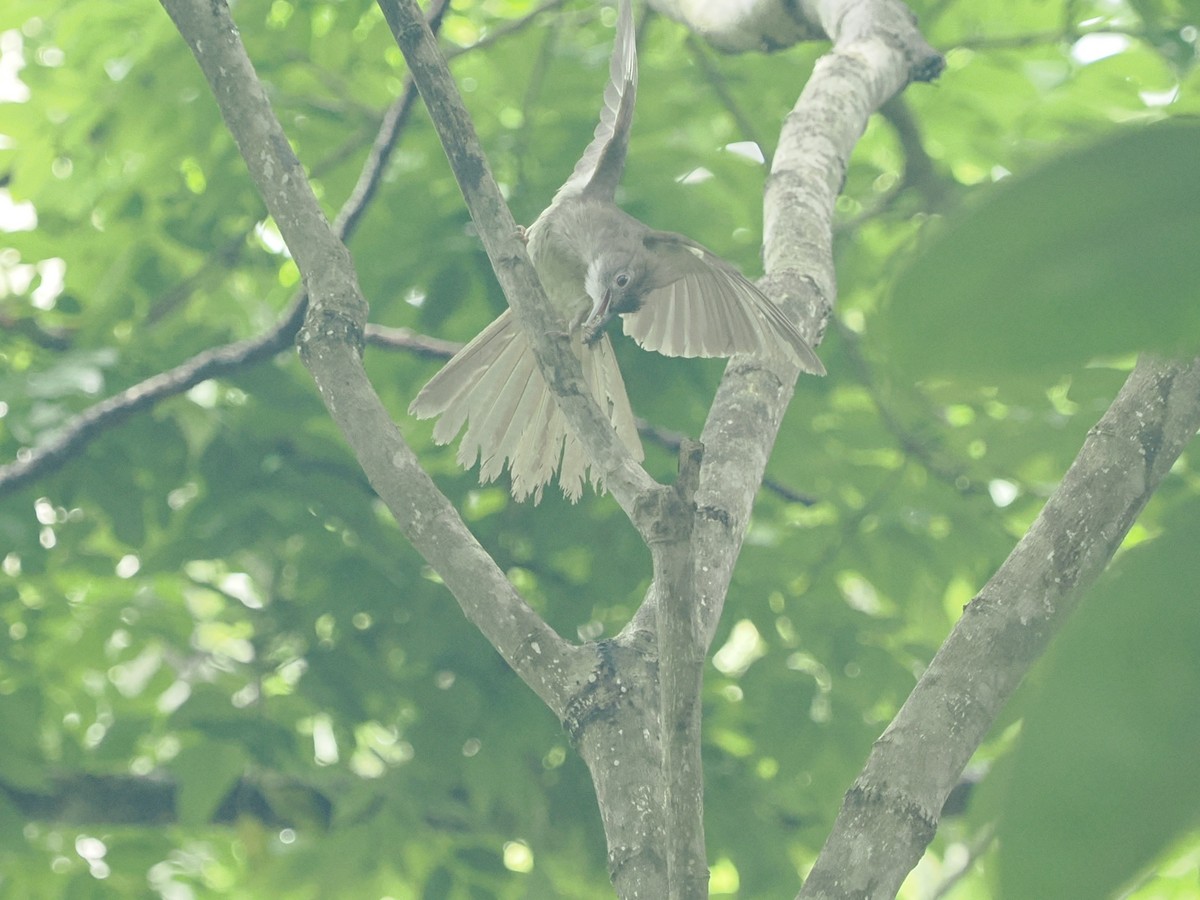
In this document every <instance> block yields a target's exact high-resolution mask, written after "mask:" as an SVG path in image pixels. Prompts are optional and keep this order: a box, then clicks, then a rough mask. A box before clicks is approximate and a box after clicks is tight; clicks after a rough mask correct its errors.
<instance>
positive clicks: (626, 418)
mask: <svg viewBox="0 0 1200 900" xmlns="http://www.w3.org/2000/svg"><path fill="white" fill-rule="evenodd" d="M573 342H574V344H575V351H576V354H577V355H578V356H579V357H580V360H581V362H582V364H583V375H584V380H585V381H586V382H587V384H588V387H589V388H591V391H592V395H593V396H594V397H595V398H596V402H597V403H599V404H600V408H601V409H602V410H603V411H604V412H605V413H606V414H607V415H608V417H609V420H610V421H611V422H612V424H613V427H614V428H615V429H616V432H617V436H618V437H620V438H621V440H622V442H623V443H624V444H625V446H626V447H628V448H629V451H630V453H632V454H633V456H634V458H635V459H637V460H639V461H640V460H641V459H642V456H643V454H642V445H641V441H640V440H639V438H638V434H637V426H636V425H635V424H634V421H633V411H632V410H631V409H630V407H629V397H628V395H627V394H626V393H625V382H624V381H623V380H622V378H621V371H620V369H619V368H618V367H617V360H616V357H615V356H614V355H613V351H612V344H611V343H610V342H609V340H608V337H607V336H605V337H604V338H603V339H602V340H600V341H598V342H597V343H596V344H595V345H594V346H592V347H589V348H584V347H583V344H582V342H581V341H580V339H579V338H578V336H576V337H574V338H573ZM409 412H410V413H411V414H412V415H414V416H416V417H417V418H419V419H429V418H433V417H434V416H439V417H440V418H439V419H438V422H437V424H436V425H435V426H434V429H433V438H434V440H435V441H437V442H438V443H439V444H446V443H449V442H450V441H452V440H453V439H454V436H455V435H456V434H458V432H459V431H460V430H461V429H462V426H463V424H464V423H465V424H466V426H467V430H466V433H465V434H464V435H463V438H462V443H461V444H460V445H459V448H458V456H457V459H458V462H459V464H460V465H461V466H463V467H464V468H470V467H471V466H473V465H474V464H475V461H476V460H479V461H480V468H479V480H480V481H481V482H485V483H486V482H489V481H493V480H495V478H496V477H497V476H499V474H500V473H501V471H503V470H504V468H505V466H507V467H508V469H509V472H510V474H511V477H512V492H513V496H514V497H516V498H517V499H518V500H524V499H525V498H526V497H528V496H529V495H530V494H532V495H533V498H534V502H535V503H537V502H538V501H540V500H541V497H542V488H543V487H545V485H546V484H547V483H549V481H550V480H551V479H552V478H553V477H554V473H555V472H556V471H557V472H559V479H558V480H559V485H560V487H561V488H562V491H563V493H564V494H565V495H566V496H567V497H568V499H570V500H571V501H572V502H574V501H576V500H578V499H579V497H580V496H581V495H582V493H583V482H584V478H585V476H587V475H589V473H588V469H589V466H588V459H587V454H586V452H585V451H584V449H583V444H582V443H581V442H580V441H579V438H578V437H576V436H575V433H574V431H573V430H572V429H571V427H570V425H568V424H567V420H566V417H564V416H563V414H562V412H561V411H560V410H559V408H558V404H557V403H556V402H555V400H554V397H553V395H552V394H551V392H550V389H549V387H548V386H547V385H546V382H545V379H543V378H542V373H541V372H540V371H539V370H538V367H537V360H536V359H535V358H534V355H533V351H532V350H531V349H530V347H529V342H528V341H527V340H526V339H525V335H524V334H523V333H522V332H521V329H520V327H519V326H518V325H517V323H516V321H515V320H514V319H513V316H512V312H511V311H510V310H505V311H504V313H502V314H501V315H500V316H499V317H498V318H497V319H496V320H495V321H494V322H492V324H491V325H489V326H488V327H487V328H485V329H484V330H483V331H482V332H480V334H479V335H478V336H477V337H476V338H475V339H474V340H473V341H471V342H470V343H469V344H467V346H465V347H464V348H463V349H462V350H460V351H459V352H458V354H457V355H455V357H454V358H453V359H451V360H450V361H449V362H448V363H446V365H445V367H443V368H442V370H441V371H440V372H438V373H437V374H436V375H435V376H433V378H432V379H430V381H429V383H428V384H426V385H425V387H424V388H422V389H421V392H420V393H419V394H417V396H416V398H415V399H414V400H413V402H412V405H411V406H409ZM590 480H591V482H592V485H593V486H594V487H596V488H597V489H598V490H599V489H601V487H602V486H601V484H600V482H599V476H598V475H597V474H596V473H595V472H594V471H593V472H591V473H590Z"/></svg>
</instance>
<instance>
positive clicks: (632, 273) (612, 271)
mask: <svg viewBox="0 0 1200 900" xmlns="http://www.w3.org/2000/svg"><path fill="white" fill-rule="evenodd" d="M646 273H647V267H646V253H645V251H644V250H640V251H639V250H636V249H630V250H616V251H610V252H606V253H602V254H600V255H599V256H597V257H596V258H595V259H593V260H592V262H591V264H590V265H588V268H587V274H586V275H585V276H584V282H583V284H584V289H585V290H586V291H587V295H588V297H589V298H590V299H591V301H592V308H591V311H590V312H589V313H588V315H587V318H586V319H584V322H583V340H584V343H587V344H594V343H595V342H596V341H598V340H599V339H600V335H601V334H602V333H603V332H604V326H605V325H607V324H608V323H609V322H610V321H612V319H613V317H614V316H619V315H621V314H623V313H631V312H636V311H637V310H638V309H639V308H640V307H641V305H642V300H643V297H644V295H645V293H646V290H647V288H648V287H649V285H648V283H647V278H646Z"/></svg>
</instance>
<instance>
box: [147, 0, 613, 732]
mask: <svg viewBox="0 0 1200 900" xmlns="http://www.w3.org/2000/svg"><path fill="white" fill-rule="evenodd" d="M162 3H163V6H164V8H165V9H166V10H167V12H168V14H169V15H170V16H171V18H172V20H173V21H174V22H175V24H176V27H177V28H178V29H179V32H180V34H181V35H182V36H183V38H184V40H186V41H187V43H188V46H189V47H190V48H191V50H192V53H193V55H194V56H195V57H196V61H197V62H198V63H199V64H200V68H201V70H202V71H203V72H204V75H205V77H206V78H207V80H208V82H209V85H210V86H211V88H212V91H213V96H214V97H215V98H216V100H217V104H218V106H219V107H220V109H221V115H222V117H223V118H224V119H225V123H226V125H227V126H228V127H229V130H230V133H231V134H232V135H233V137H234V140H235V141H236V143H237V145H238V149H239V150H240V151H241V153H242V157H243V158H244V159H245V161H246V164H247V167H248V168H249V170H250V174H251V176H252V177H253V179H254V182H255V185H256V186H257V188H258V190H259V192H260V193H261V194H262V196H263V200H264V201H265V202H266V205H267V209H268V211H269V212H270V213H271V215H272V216H273V217H274V219H275V222H276V224H277V225H278V226H279V231H280V234H281V235H282V236H283V239H284V241H285V242H286V243H287V246H288V249H289V250H290V251H291V254H292V258H293V259H295V261H296V264H297V266H298V267H299V269H300V272H301V275H302V276H303V278H304V284H305V289H306V290H307V292H308V296H309V309H308V314H307V316H306V318H305V321H304V325H303V326H302V327H301V329H300V332H299V335H298V341H299V344H300V348H301V354H302V356H303V358H304V361H305V364H306V365H307V366H308V368H309V370H310V371H311V372H312V374H313V378H314V380H315V381H316V383H317V387H318V389H319V391H320V393H321V397H322V399H323V400H324V401H325V405H326V408H327V409H328V410H329V413H330V415H331V417H332V418H333V420H334V421H335V422H336V423H337V425H338V427H339V428H340V429H341V431H342V433H343V434H344V435H345V437H346V439H347V441H348V442H349V444H350V445H351V447H352V448H353V450H354V453H355V456H356V457H357V459H358V461H359V465H361V466H362V468H363V471H364V472H365V473H366V475H367V478H368V479H369V480H370V482H371V485H372V487H373V488H374V489H375V491H376V493H377V494H378V495H379V496H380V498H381V499H382V500H383V501H384V503H385V504H387V507H388V509H389V510H390V511H391V513H392V515H393V516H394V517H395V518H396V521H397V523H398V524H399V526H400V529H401V531H402V532H403V533H404V535H405V536H406V537H407V538H408V540H409V541H410V542H411V543H412V544H413V546H414V547H415V548H416V549H417V551H418V552H419V553H420V554H421V555H422V556H424V557H425V559H426V560H427V561H428V562H429V563H430V565H431V566H432V567H433V569H434V570H435V571H436V572H437V573H438V574H439V575H440V576H441V577H442V579H443V581H444V582H445V584H446V586H447V587H448V588H449V589H450V592H451V593H452V594H453V595H454V597H455V599H457V600H458V603H459V605H460V606H461V607H462V609H463V612H464V613H465V614H466V616H467V618H468V619H470V620H471V621H472V622H473V623H474V624H475V625H476V626H477V627H478V628H479V629H480V631H481V632H483V634H484V635H485V636H486V637H487V639H488V640H489V641H490V642H491V643H492V645H493V646H494V647H495V648H496V649H497V651H499V653H500V654H501V656H502V657H503V658H504V659H505V661H506V662H508V664H509V665H510V666H511V667H512V668H513V669H514V670H515V671H516V672H517V674H518V675H519V676H520V677H521V678H522V679H523V680H524V681H525V682H526V683H527V684H528V685H529V686H530V687H531V688H532V689H533V690H534V692H535V693H537V695H538V696H539V697H541V698H542V699H543V700H544V701H545V702H546V704H547V705H548V706H549V707H550V708H551V709H552V710H554V711H555V712H556V713H557V714H558V715H560V716H561V715H562V714H563V713H564V711H565V708H566V704H567V703H568V700H569V698H570V697H571V696H572V695H573V694H574V693H575V692H576V690H577V688H578V685H579V683H581V682H583V681H584V680H586V678H587V674H588V672H589V671H590V669H591V655H590V654H588V653H587V652H585V651H582V650H580V649H579V648H576V647H573V646H572V645H570V644H568V643H567V642H566V641H564V640H563V639H562V638H561V637H560V636H559V635H558V634H557V633H555V632H554V630H553V629H551V628H550V627H549V626H548V625H547V624H546V623H545V622H544V621H543V620H542V619H541V618H540V617H539V616H538V615H537V614H536V613H535V612H534V611H533V610H532V609H530V608H529V606H528V605H527V604H526V603H525V602H524V600H522V599H521V597H520V595H519V594H518V593H517V592H516V590H515V589H514V588H513V586H512V585H511V584H510V583H509V581H508V579H507V578H506V577H505V574H504V572H503V571H501V570H500V569H499V567H498V566H497V565H496V563H495V561H494V560H492V558H491V557H490V556H489V555H488V554H487V552H486V551H485V550H484V549H483V547H481V546H480V545H479V542H478V541H477V540H476V539H475V537H474V535H472V534H471V533H470V531H469V530H468V529H467V527H466V525H465V524H464V523H463V521H462V519H461V518H460V516H459V515H458V512H457V511H456V510H455V509H454V507H453V506H452V505H451V504H450V503H449V501H448V500H447V499H446V498H445V496H443V495H442V494H441V492H440V491H438V489H437V488H436V486H435V485H434V484H433V482H432V480H431V479H430V478H429V476H428V475H427V474H426V473H425V472H424V471H423V470H422V469H421V467H420V464H419V463H418V461H417V458H416V455H415V454H414V453H413V452H412V449H411V448H410V447H409V446H408V445H407V444H406V443H405V442H404V439H403V437H402V436H401V435H400V432H399V430H398V429H397V428H396V425H395V423H394V422H392V420H391V417H390V416H389V415H388V412H387V410H386V409H385V408H384V406H383V404H382V403H381V402H380V400H379V397H378V396H377V395H376V393H375V391H374V389H373V388H372V387H371V384H370V382H369V381H368V379H367V377H366V373H365V372H364V370H363V366H362V358H361V354H360V348H361V342H362V331H363V326H364V324H365V321H366V314H367V304H366V301H365V300H364V299H363V296H362V292H361V290H360V289H359V287H358V277H357V273H356V272H355V271H354V267H353V264H352V262H351V259H350V253H349V251H348V250H347V249H346V247H345V244H343V243H342V241H341V240H339V238H338V237H337V235H336V234H335V233H334V231H333V230H332V228H331V227H330V225H329V223H328V222H327V221H326V219H325V217H324V215H323V214H322V212H321V208H320V206H319V204H318V203H317V199H316V197H315V196H314V195H313V192H312V188H311V186H310V185H309V183H308V179H307V178H306V177H305V175H304V171H303V169H302V168H301V166H300V163H299V161H298V160H297V159H296V157H295V155H294V154H293V153H292V150H291V147H290V145H289V144H288V141H287V137H286V136H285V135H284V133H283V129H282V128H281V127H280V125H279V121H278V119H277V118H276V117H275V114H274V112H273V110H272V109H271V106H270V103H269V102H268V100H267V96H266V92H265V90H264V88H263V85H262V83H261V82H260V81H259V79H258V76H257V75H256V73H255V72H254V67H253V65H252V64H251V62H250V59H249V57H248V56H247V55H246V50H245V47H244V46H243V45H242V43H241V38H240V36H239V34H238V31H237V28H236V27H235V26H234V23H233V20H232V18H231V17H230V15H229V9H228V7H227V6H226V5H225V3H224V2H222V0H162ZM421 27H422V28H423V29H425V31H426V32H427V31H428V29H427V26H426V25H425V23H424V20H423V19H422V20H421ZM551 660H553V661H554V663H555V664H554V665H551V664H548V663H549V662H550V661H551Z"/></svg>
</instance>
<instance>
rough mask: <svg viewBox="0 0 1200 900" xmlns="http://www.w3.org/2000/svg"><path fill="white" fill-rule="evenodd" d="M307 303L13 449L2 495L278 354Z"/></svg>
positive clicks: (350, 221)
mask: <svg viewBox="0 0 1200 900" xmlns="http://www.w3.org/2000/svg"><path fill="white" fill-rule="evenodd" d="M449 5H450V4H449V0H437V2H436V3H435V4H434V5H433V7H432V8H431V9H430V24H431V26H432V27H435V28H436V27H438V26H439V25H440V24H441V19H442V14H443V13H444V12H445V11H446V8H447V7H448V6H449ZM416 96H417V91H416V88H415V87H414V86H413V83H412V80H411V79H409V80H408V81H407V82H406V84H405V86H404V90H403V91H401V93H400V96H399V97H398V98H397V99H396V101H395V102H394V103H392V105H391V106H390V107H389V108H388V110H387V111H386V112H385V113H384V115H383V119H382V121H381V122H380V125H379V131H378V132H377V134H376V135H375V140H374V141H373V142H372V144H371V149H370V150H369V151H368V153H367V159H366V161H365V162H364V163H363V167H362V170H361V171H360V172H359V176H358V181H357V183H356V184H355V185H354V189H353V190H352V191H351V192H350V196H349V197H348V198H347V199H346V202H345V203H343V204H342V208H341V210H340V211H339V212H338V216H337V219H336V220H335V221H334V225H333V228H334V231H335V233H336V234H337V236H338V237H339V238H341V239H342V240H343V241H345V240H348V239H349V238H350V236H351V235H352V234H353V233H354V231H355V230H356V229H357V227H358V223H359V221H360V220H361V217H362V215H363V213H364V212H365V211H366V209H367V206H368V205H369V204H370V202H371V200H372V199H373V198H374V197H375V194H376V192H377V191H378V189H379V185H380V184H381V183H382V180H383V173H384V171H385V170H386V169H387V164H388V160H389V159H391V155H392V151H393V150H394V149H395V147H396V145H397V143H398V142H399V138H400V135H401V134H402V133H403V132H404V129H405V127H406V125H407V124H408V120H409V117H410V115H411V114H412V109H413V105H414V101H415V100H416ZM222 252H224V251H222ZM307 306H308V295H307V294H306V293H305V292H304V291H303V290H301V291H299V292H297V294H296V295H295V296H293V297H292V299H291V301H290V302H289V303H288V306H287V310H286V311H285V312H284V314H283V316H282V317H281V318H280V320H279V321H278V322H277V323H276V324H275V325H273V326H272V327H271V328H270V329H269V330H267V331H265V332H264V333H262V334H260V335H258V336H257V337H254V338H248V339H246V340H242V341H234V342H233V343H230V344H225V345H223V346H220V347H213V348H211V349H209V350H205V351H203V352H201V353H198V354H196V355H195V356H193V357H192V358H191V359H188V360H185V361H184V362H182V363H180V364H179V365H177V366H175V367H173V368H171V369H168V370H167V371H165V372H159V373H157V374H155V375H152V376H150V377H149V378H147V379H145V380H143V381H140V382H138V383H137V384H134V385H131V386H130V387H128V388H126V389H125V390H123V391H121V392H120V393H118V394H114V395H113V396H111V397H107V398H105V399H104V400H101V401H100V402H99V403H96V404H94V405H92V406H89V407H88V408H87V409H85V410H84V411H83V412H81V413H79V414H78V415H76V416H74V417H73V418H72V419H71V420H70V421H69V422H68V423H67V424H66V425H65V426H64V427H63V428H62V429H61V430H60V431H59V432H58V433H57V434H55V435H54V436H53V437H52V438H51V439H50V440H48V441H46V442H45V443H43V444H41V445H40V446H38V447H35V448H32V449H29V450H26V451H23V452H22V453H19V454H18V455H17V459H16V460H15V461H13V462H11V463H7V464H5V465H3V466H0V496H3V495H5V494H7V493H11V492H12V491H16V490H17V489H19V488H21V487H22V486H24V485H25V484H28V483H29V482H31V481H33V480H34V479H36V478H41V477H43V476H46V475H49V474H51V473H52V472H54V471H56V470H57V469H58V468H59V467H61V466H62V465H63V464H64V463H66V462H67V461H68V460H70V459H71V458H72V457H74V456H76V455H77V454H78V453H79V452H80V451H81V450H82V449H83V448H84V447H86V446H87V445H88V444H89V443H91V441H92V440H94V439H95V438H96V437H98V436H99V435H101V434H103V433H104V432H105V431H107V430H108V429H110V428H113V427H115V426H117V425H119V424H120V423H122V422H124V421H125V420H126V419H128V418H129V417H130V416H133V415H135V414H136V413H139V412H142V411H144V410H147V409H150V408H152V407H153V406H154V405H155V404H157V403H159V402H161V401H163V400H165V399H167V398H169V397H174V396H175V395H177V394H182V393H183V392H184V391H186V390H189V389H190V388H193V387H195V386H196V385H197V384H199V383H200V382H202V381H207V380H208V379H210V378H218V377H220V376H222V375H228V374H230V373H232V372H237V371H240V370H241V369H244V368H247V367H249V366H252V365H255V364H257V363H260V362H262V361H263V360H266V359H270V358H271V357H273V356H275V355H276V354H278V353H282V352H283V351H284V350H286V349H288V348H289V347H291V346H292V344H293V342H294V341H295V338H296V332H297V331H298V330H299V328H300V323H301V322H303V321H304V313H305V310H306V309H307Z"/></svg>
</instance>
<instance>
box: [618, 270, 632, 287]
mask: <svg viewBox="0 0 1200 900" xmlns="http://www.w3.org/2000/svg"><path fill="white" fill-rule="evenodd" d="M614 281H616V283H617V287H619V288H625V287H628V286H629V276H628V275H627V274H625V273H624V272H622V273H621V274H620V275H618V276H617V277H616V278H615V279H614Z"/></svg>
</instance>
